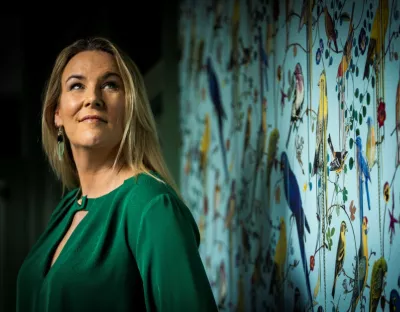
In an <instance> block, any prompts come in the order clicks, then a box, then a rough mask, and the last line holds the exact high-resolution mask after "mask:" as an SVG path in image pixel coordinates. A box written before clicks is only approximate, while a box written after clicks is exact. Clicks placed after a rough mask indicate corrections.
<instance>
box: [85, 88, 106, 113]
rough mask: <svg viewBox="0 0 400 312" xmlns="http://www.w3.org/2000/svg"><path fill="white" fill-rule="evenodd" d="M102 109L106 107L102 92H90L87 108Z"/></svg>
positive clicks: (86, 103) (86, 101) (86, 102)
mask: <svg viewBox="0 0 400 312" xmlns="http://www.w3.org/2000/svg"><path fill="white" fill-rule="evenodd" d="M90 106H92V107H93V108H98V109H102V108H104V106H105V103H104V100H103V98H102V95H101V91H97V90H93V91H88V96H87V98H86V100H85V107H90Z"/></svg>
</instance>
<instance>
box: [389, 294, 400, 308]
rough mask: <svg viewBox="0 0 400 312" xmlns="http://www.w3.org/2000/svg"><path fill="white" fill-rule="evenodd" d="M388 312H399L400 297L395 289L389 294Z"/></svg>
mask: <svg viewBox="0 0 400 312" xmlns="http://www.w3.org/2000/svg"><path fill="white" fill-rule="evenodd" d="M389 311H400V296H399V293H398V292H397V290H396V289H392V291H391V292H390V300H389Z"/></svg>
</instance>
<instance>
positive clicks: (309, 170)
mask: <svg viewBox="0 0 400 312" xmlns="http://www.w3.org/2000/svg"><path fill="white" fill-rule="evenodd" d="M311 168H312V165H311V163H310V162H309V163H308V173H310V174H311Z"/></svg>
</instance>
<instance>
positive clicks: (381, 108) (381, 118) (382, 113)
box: [378, 99, 386, 128]
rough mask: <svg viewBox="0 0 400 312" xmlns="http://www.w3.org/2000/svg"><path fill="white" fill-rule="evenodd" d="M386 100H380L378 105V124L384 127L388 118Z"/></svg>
mask: <svg viewBox="0 0 400 312" xmlns="http://www.w3.org/2000/svg"><path fill="white" fill-rule="evenodd" d="M385 106H386V105H385V102H383V101H382V99H381V100H380V102H379V105H378V124H379V128H380V127H382V126H383V125H384V124H385V120H386V109H385Z"/></svg>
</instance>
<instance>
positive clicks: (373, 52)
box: [363, 0, 389, 79]
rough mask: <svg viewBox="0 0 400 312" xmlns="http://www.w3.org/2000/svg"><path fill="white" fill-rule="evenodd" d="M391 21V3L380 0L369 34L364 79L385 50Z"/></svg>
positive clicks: (386, 0)
mask: <svg viewBox="0 0 400 312" xmlns="http://www.w3.org/2000/svg"><path fill="white" fill-rule="evenodd" d="M388 21H389V3H388V0H379V4H378V8H377V10H376V12H375V17H374V22H373V24H372V28H371V33H370V36H369V43H368V52H367V59H366V61H365V67H364V75H363V79H365V78H368V77H369V71H370V66H372V65H373V64H374V62H375V60H377V59H379V57H380V56H381V53H383V52H384V49H385V48H384V43H385V37H386V30H387V27H388Z"/></svg>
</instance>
